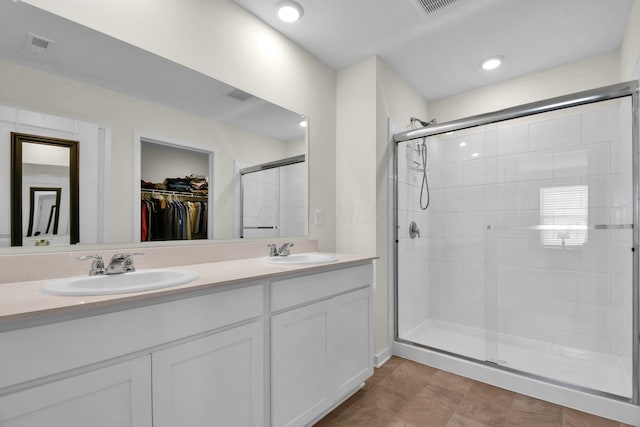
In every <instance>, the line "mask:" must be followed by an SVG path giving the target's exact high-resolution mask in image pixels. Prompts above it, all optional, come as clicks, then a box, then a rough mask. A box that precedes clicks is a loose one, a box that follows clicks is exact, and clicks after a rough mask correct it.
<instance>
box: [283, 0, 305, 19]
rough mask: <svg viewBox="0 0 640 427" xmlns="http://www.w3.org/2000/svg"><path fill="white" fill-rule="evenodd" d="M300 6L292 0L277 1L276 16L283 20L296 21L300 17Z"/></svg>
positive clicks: (301, 11)
mask: <svg viewBox="0 0 640 427" xmlns="http://www.w3.org/2000/svg"><path fill="white" fill-rule="evenodd" d="M302 13H303V10H302V6H300V5H299V4H298V3H296V2H295V1H293V0H282V1H280V2H278V17H279V18H280V19H282V20H283V21H284V22H296V21H297V20H298V19H300V18H301V17H302Z"/></svg>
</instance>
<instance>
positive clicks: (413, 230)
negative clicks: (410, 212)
mask: <svg viewBox="0 0 640 427" xmlns="http://www.w3.org/2000/svg"><path fill="white" fill-rule="evenodd" d="M409 237H411V238H412V239H415V238H416V237H420V229H419V228H418V224H416V222H415V221H411V223H410V224H409Z"/></svg>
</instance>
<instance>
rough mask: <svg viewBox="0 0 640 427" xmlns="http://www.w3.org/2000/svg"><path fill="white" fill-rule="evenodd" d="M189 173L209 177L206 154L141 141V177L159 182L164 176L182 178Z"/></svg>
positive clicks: (148, 180)
mask: <svg viewBox="0 0 640 427" xmlns="http://www.w3.org/2000/svg"><path fill="white" fill-rule="evenodd" d="M214 167H215V166H214ZM189 175H200V176H205V177H207V178H209V155H208V154H206V153H202V152H198V151H193V150H188V149H181V148H175V147H170V146H167V145H161V144H155V143H151V142H146V141H142V144H140V177H141V179H143V180H144V181H147V182H153V183H161V182H163V181H164V179H165V178H184V177H185V176H189ZM209 181H211V180H210V179H209Z"/></svg>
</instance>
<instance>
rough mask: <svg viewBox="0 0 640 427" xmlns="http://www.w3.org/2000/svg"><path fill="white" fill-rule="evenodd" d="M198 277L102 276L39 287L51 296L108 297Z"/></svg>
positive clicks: (185, 273)
mask: <svg viewBox="0 0 640 427" xmlns="http://www.w3.org/2000/svg"><path fill="white" fill-rule="evenodd" d="M198 277H199V274H198V273H197V272H195V271H192V270H182V269H175V270H174V269H153V270H138V271H134V272H131V273H123V274H108V275H103V276H77V277H69V278H65V279H57V280H53V281H51V282H48V283H46V284H45V285H44V286H43V287H42V291H43V292H44V293H47V294H50V295H111V294H122V293H128V292H141V291H150V290H153V289H160V288H169V287H171V286H178V285H183V284H185V283H189V282H192V281H194V280H196V279H197V278H198Z"/></svg>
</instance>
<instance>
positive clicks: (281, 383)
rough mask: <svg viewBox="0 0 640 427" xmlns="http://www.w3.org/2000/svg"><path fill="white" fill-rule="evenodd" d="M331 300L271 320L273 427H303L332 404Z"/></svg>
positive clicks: (279, 315)
mask: <svg viewBox="0 0 640 427" xmlns="http://www.w3.org/2000/svg"><path fill="white" fill-rule="evenodd" d="M328 309H329V303H328V301H322V302H318V303H315V304H311V305H308V306H305V307H302V308H299V309H296V310H292V311H288V312H285V313H281V314H277V315H275V316H273V317H272V319H271V419H272V426H273V427H282V426H302V425H306V424H308V423H309V422H310V421H311V420H313V419H314V418H315V417H317V416H318V414H320V413H321V412H322V411H323V410H324V409H325V407H326V406H327V404H328V397H329V387H328V376H327V333H328Z"/></svg>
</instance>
